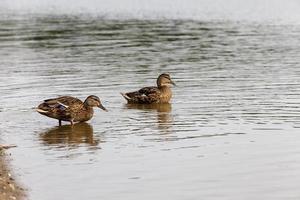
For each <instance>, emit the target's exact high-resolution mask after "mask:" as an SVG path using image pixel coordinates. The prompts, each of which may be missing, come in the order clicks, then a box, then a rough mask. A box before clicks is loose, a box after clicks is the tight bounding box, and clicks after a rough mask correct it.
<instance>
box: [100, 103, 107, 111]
mask: <svg viewBox="0 0 300 200" xmlns="http://www.w3.org/2000/svg"><path fill="white" fill-rule="evenodd" d="M98 108H101V109H102V110H104V111H106V112H108V110H107V109H106V108H105V107H104V106H103V105H102V104H100V105H99V106H98Z"/></svg>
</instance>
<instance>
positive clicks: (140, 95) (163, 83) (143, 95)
mask: <svg viewBox="0 0 300 200" xmlns="http://www.w3.org/2000/svg"><path fill="white" fill-rule="evenodd" d="M156 83H157V87H144V88H142V89H140V90H138V91H135V92H128V93H121V95H122V96H123V97H124V98H125V99H126V100H127V101H128V103H137V104H151V103H168V102H169V101H170V99H171V98H172V91H171V89H170V86H171V85H175V83H174V82H173V81H172V80H171V77H170V75H169V74H161V75H159V77H158V78H157V81H156Z"/></svg>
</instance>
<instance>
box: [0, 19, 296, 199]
mask: <svg viewBox="0 0 300 200" xmlns="http://www.w3.org/2000/svg"><path fill="white" fill-rule="evenodd" d="M299 33H300V26H298V25H287V24H276V23H248V22H244V23H243V22H233V21H221V20H220V21H216V20H212V21H201V20H197V21H195V20H163V19H161V20H146V19H145V20H133V19H132V20H130V19H128V20H125V19H124V20H113V19H111V20H109V19H105V18H101V17H90V16H88V17H87V16H82V15H44V14H43V15H34V14H32V15H29V14H26V15H13V14H9V15H5V17H2V18H1V20H0V59H1V62H0V69H1V72H0V91H1V98H0V118H1V124H0V128H1V131H0V135H1V137H2V138H4V140H5V141H6V142H7V143H13V144H16V145H18V147H17V148H14V149H11V150H9V151H10V152H11V154H12V157H13V161H12V164H13V167H14V169H15V170H16V173H17V174H18V175H20V180H21V182H22V183H23V184H25V185H26V186H27V187H28V188H29V197H30V199H32V200H40V199H43V200H48V199H49V200H52V199H64V200H74V199H83V198H85V199H131V200H132V199H178V200H179V199H180V200H182V199H199V198H201V199H220V198H221V199H299V197H300V193H299V188H298V183H299V181H300V172H299V170H298V169H299V167H300V161H299V160H300V135H299V128H300V109H299V99H300V89H299V88H300V87H299V86H300V79H299V77H300V68H299V62H300V59H299V56H298V55H299V53H300V48H299V44H300V37H299ZM162 72H168V73H170V74H171V76H172V77H173V79H174V81H175V82H176V83H177V85H178V86H177V87H174V88H173V92H174V97H173V99H172V102H171V103H170V104H166V105H160V106H134V105H126V102H125V100H124V99H123V98H122V96H121V95H120V94H119V92H124V91H131V90H135V89H138V88H140V87H142V86H151V85H154V84H155V81H156V77H157V76H158V75H159V74H160V73H162ZM90 94H94V95H98V96H99V97H100V98H101V99H102V101H103V105H104V106H105V107H107V108H108V110H109V112H107V113H106V112H103V111H102V110H100V109H99V110H96V111H95V116H94V118H93V119H92V120H91V121H89V122H88V123H83V124H76V125H75V126H74V127H73V128H72V127H70V126H69V125H68V124H67V123H66V125H64V126H62V127H58V126H57V125H58V122H57V121H56V120H53V119H50V118H46V117H44V116H42V115H39V114H38V113H36V112H35V111H34V109H33V108H34V107H35V106H37V105H38V104H39V103H40V102H41V100H43V99H46V98H51V97H56V96H58V95H72V96H76V97H78V98H80V99H82V100H84V99H85V98H86V97H87V96H88V95H90Z"/></svg>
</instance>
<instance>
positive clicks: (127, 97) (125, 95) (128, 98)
mask: <svg viewBox="0 0 300 200" xmlns="http://www.w3.org/2000/svg"><path fill="white" fill-rule="evenodd" d="M120 94H121V95H122V96H123V97H124V98H125V99H126V100H127V101H130V100H131V98H130V97H129V96H128V95H127V94H126V93H122V92H121V93H120Z"/></svg>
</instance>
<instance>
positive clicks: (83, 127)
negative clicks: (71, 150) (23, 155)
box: [40, 123, 99, 147]
mask: <svg viewBox="0 0 300 200" xmlns="http://www.w3.org/2000/svg"><path fill="white" fill-rule="evenodd" d="M40 140H42V141H43V142H44V144H45V145H58V146H59V147H61V146H70V145H71V146H78V145H79V144H88V145H90V146H97V145H98V144H99V139H95V138H94V136H93V127H92V126H91V125H90V124H87V123H77V124H74V125H73V126H72V125H63V126H58V127H55V128H52V129H50V130H48V131H46V132H44V133H41V134H40Z"/></svg>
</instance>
